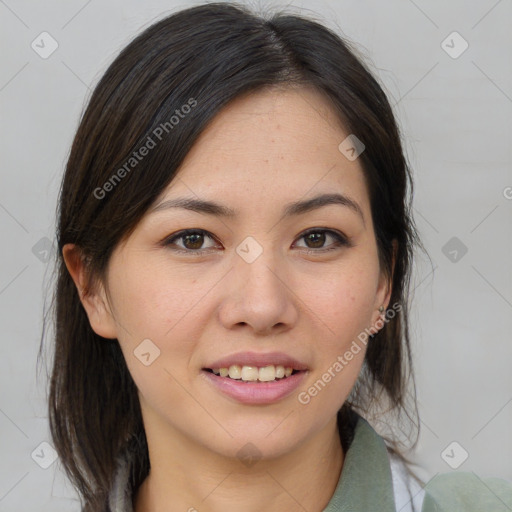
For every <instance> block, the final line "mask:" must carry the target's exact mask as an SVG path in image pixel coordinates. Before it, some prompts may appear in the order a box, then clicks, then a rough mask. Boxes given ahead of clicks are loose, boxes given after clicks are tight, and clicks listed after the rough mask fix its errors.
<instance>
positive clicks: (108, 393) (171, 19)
mask: <svg viewBox="0 0 512 512" xmlns="http://www.w3.org/2000/svg"><path fill="white" fill-rule="evenodd" d="M356 55H357V51H356V50H355V48H354V47H352V46H351V45H350V43H349V42H348V41H346V40H345V39H342V38H341V37H340V36H339V35H337V34H336V33H335V32H334V31H332V30H331V29H328V28H327V27H326V26H324V25H323V24H322V23H320V22H317V21H314V20H313V19H307V18H306V17H302V16H299V15H295V14H289V13H285V12H283V11H281V12H279V13H274V14H272V15H269V16H268V17H266V18H264V17H262V16H259V15H257V14H255V13H253V12H251V11H250V10H249V9H248V8H247V7H245V6H242V5H238V4H234V3H230V4H228V3H210V4H206V5H201V6H197V7H192V8H188V9H185V10H181V11H179V12H176V13H174V14H172V15H170V16H168V17H166V18H165V19H162V20H160V21H158V22H156V23H154V24H153V25H152V26H150V27H149V28H147V29H146V30H144V32H142V33H141V34H140V35H138V36H137V37H136V38H135V39H134V40H133V41H132V42H131V43H130V44H128V46H126V48H124V49H123V50H122V51H121V53H120V54H119V56H118V57H117V58H116V59H115V60H114V61H113V62H112V64H111V65H110V66H109V68H108V69H107V71H106V72H105V74H104V75H103V77H102V78H101V80H100V81H99V83H98V84H97V86H96V87H95V89H94V92H93V93H92V95H91V98H90V99H89V101H88V105H87V107H86V109H85V111H84V113H83V115H82V118H81V121H80V124H79V126H78V129H77V132H76V136H75V138H74V141H73V144H72V148H71V152H70V155H69V159H68V162H67V166H66V170H65V175H64V177H63V181H62V186H61V190H60V195H59V204H58V223H57V240H58V253H57V261H56V265H57V266H56V273H57V279H56V281H57V282H56V286H55V291H54V295H53V301H52V306H54V316H53V319H54V328H55V333H54V340H52V343H53V342H54V345H52V349H51V350H52V353H53V355H54V360H53V368H52V371H51V380H50V386H49V422H50V429H51V435H52V438H53V442H54V445H55V448H56V450H57V452H58V454H59V457H60V461H61V462H62V464H63V466H64V469H65V470H66V472H67V474H68V476H69V478H70V479H71V480H72V482H73V484H74V485H75V487H76V489H77V491H78V492H79V495H80V498H81V500H83V510H84V511H88V512H89V511H90V512H103V511H108V503H107V497H108V493H109V491H110V488H111V485H112V481H113V476H114V471H115V468H116V466H115V465H116V458H117V457H118V456H119V454H120V453H122V452H123V450H126V449H129V450H135V451H136V452H137V456H136V457H135V466H134V467H133V468H132V472H131V476H130V481H131V485H132V487H133V488H134V489H137V488H138V486H139V485H140V484H141V483H142V481H143V480H144V479H145V477H146V476H147V474H148V471H149V459H148V450H147V443H146V437H145V433H144V428H143V423H142V416H141V410H140V405H139V401H138V396H137V389H136V386H135V384H134V382H133V380H132V378H131V375H130V373H129V371H128V369H127V366H126V363H125V360H124V358H123V354H122V352H121V349H120V346H119V343H118V341H117V340H107V339H104V338H102V337H101V336H98V335H97V334H96V333H95V332H94V331H93V330H92V328H91V326H90V324H89V321H88V317H87V314H86V312H85V309H84V308H83V306H82V304H81V301H80V297H79V294H78V292H77V289H76V287H75V285H74V282H73V280H72V278H71V276H70V274H69V272H68V270H67V268H66V266H65V263H64V261H63V257H62V249H63V247H64V245H65V244H68V243H72V244H76V245H77V246H78V247H79V248H80V249H81V254H82V255H83V258H84V262H86V265H87V266H86V268H87V272H88V277H89V278H90V282H89V286H88V289H89V290H90V289H92V288H93V287H94V283H95V282H97V281H98V280H103V279H104V277H105V270H106V268H107V264H108V262H109V258H110V256H111V254H112V251H113V249H114V248H115V247H116V246H117V245H118V244H119V243H120V242H121V241H122V240H124V239H126V238H127V237H128V236H129V235H130V234H131V233H132V232H133V229H134V228H135V227H136V225H137V223H138V222H139V221H140V220H141V218H142V217H143V216H144V214H145V212H146V211H147V210H148V208H149V207H150V206H151V205H152V204H153V203H154V201H155V199H156V198H157V197H158V196H159V194H161V192H162V191H163V190H164V189H165V188H166V187H167V185H168V184H169V183H170V182H171V180H172V179H173V177H174V175H175V174H176V171H177V170H178V168H179V166H180V164H181V162H182V161H183V159H184V157H185V156H186V154H187V153H188V152H189V150H190V149H191V148H192V146H193V145H194V143H195V141H196V140H197V138H198V137H199V135H200V134H201V133H202V132H203V131H204V130H205V128H206V127H207V126H208V123H209V122H210V121H211V120H212V119H213V118H214V117H215V115H216V114H218V113H219V111H220V110H221V109H222V108H223V107H225V106H226V105H227V104H228V103H229V102H230V101H232V100H233V99H235V98H237V97H238V96H240V95H242V94H247V93H251V92H253V91H257V90H259V89H261V88H265V87H276V86H279V85H282V86H293V85H298V86H300V85H306V84H307V85H310V86H313V87H315V88H316V89H317V90H318V91H320V92H322V93H323V94H324V96H325V98H326V99H327V100H328V101H330V102H331V104H332V106H333V108H334V109H335V112H336V114H337V115H338V117H339V119H340V121H341V122H342V124H343V126H344V127H345V128H346V130H347V131H348V133H351V134H355V135H356V136H357V138H358V139H360V140H361V141H363V143H364V144H365V146H366V149H365V151H364V152H363V153H362V154H361V155H360V156H359V158H360V162H361V165H362V167H363V169H364V175H365V179H366V182H367V186H368V190H369V195H370V203H371V213H372V218H373V224H374V227H375V235H376V241H377V246H378V255H379V261H380V265H381V268H382V269H384V271H385V272H386V273H387V275H388V276H391V268H392V257H393V247H392V241H393V240H396V242H397V243H398V249H397V252H396V262H395V267H394V272H393V274H392V286H393V291H392V295H391V300H390V304H400V305H401V311H400V313H399V314H397V315H396V316H395V317H394V318H392V319H390V320H389V321H388V322H387V323H386V324H385V325H384V327H383V328H382V329H381V330H380V331H379V332H378V333H377V334H376V335H374V336H372V341H371V342H369V344H368V350H367V353H366V358H365V363H364V366H363V371H362V372H361V376H360V378H359V380H358V383H357V384H356V386H355V387H354V390H353V392H352V394H351V396H350V398H349V400H347V402H346V403H345V404H344V406H343V408H342V409H341V410H340V412H339V418H338V420H339V423H340V428H341V427H342V423H343V422H344V418H348V416H347V414H350V411H359V412H360V413H362V414H367V415H371V411H372V410H374V409H375V408H379V407H381V406H382V404H383V403H387V404H389V409H390V410H391V411H395V412H397V413H398V416H399V417H401V416H403V413H404V412H405V415H406V416H407V417H408V418H410V419H411V420H412V422H413V424H414V425H417V424H418V422H417V420H416V418H417V408H416V400H415V390H414V380H413V379H412V378H411V377H412V372H411V354H410V346H409V326H408V318H409V316H408V310H409V305H408V300H409V299H410V297H409V280H410V273H411V264H412V257H413V249H414V246H415V245H418V246H421V242H420V240H419V237H418V235H417V232H416V230H415V228H414V224H413V219H412V216H411V211H410V203H411V200H412V179H411V176H410V171H409V168H408V165H407V162H406V158H405V156H404V153H403V150H402V144H401V139H400V134H399V129H398V127H397V124H396V121H395V118H394V116H393V113H392V109H391V107H390V104H389V102H388V100H387V98H386V95H385V93H384V92H383V90H382V88H381V86H380V85H379V84H378V82H377V81H376V79H375V78H374V77H373V76H372V74H371V72H370V71H369V70H368V68H367V66H366V65H365V64H364V63H363V62H362V59H361V58H359V57H357V56H356ZM191 100H193V101H195V102H196V104H195V105H194V108H191V109H189V113H188V114H187V115H186V116H180V120H179V122H178V123H176V124H174V125H172V128H171V125H170V123H169V120H170V119H171V117H172V116H173V115H178V114H177V113H176V110H177V109H180V107H181V106H183V105H187V104H188V105H191V104H192V101H191ZM165 123H167V125H165ZM162 126H167V128H168V129H167V130H166V133H165V137H162V140H161V141H159V143H158V144H157V145H156V147H155V148H154V149H152V150H151V151H149V153H148V154H147V156H145V158H144V159H142V160H141V161H140V162H137V165H136V166H135V167H134V168H133V169H131V170H130V172H129V174H128V175H126V176H124V174H123V173H122V174H123V179H121V180H117V181H116V182H115V183H113V182H112V181H111V184H112V186H110V187H108V193H105V190H106V189H105V188H104V185H105V183H106V182H108V181H109V180H112V177H113V176H114V174H115V173H116V171H117V170H118V169H120V168H122V167H123V165H125V164H126V162H127V161H128V160H129V159H130V157H131V155H132V154H133V152H134V151H137V150H138V149H139V148H141V147H142V146H143V145H144V144H146V142H147V140H148V137H149V136H151V134H153V133H154V131H155V130H156V129H157V128H158V127H162ZM340 142H341V141H340ZM100 189H101V190H103V192H98V190H100ZM100 196H101V197H100ZM43 338H44V330H43ZM408 393H409V395H408ZM407 396H410V397H411V403H410V404H409V406H408V404H407ZM389 443H390V445H391V444H392V443H393V440H389Z"/></svg>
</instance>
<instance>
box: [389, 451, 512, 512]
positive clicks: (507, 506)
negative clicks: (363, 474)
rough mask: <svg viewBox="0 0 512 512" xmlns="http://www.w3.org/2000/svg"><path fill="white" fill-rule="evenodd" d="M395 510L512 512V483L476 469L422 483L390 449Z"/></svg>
mask: <svg viewBox="0 0 512 512" xmlns="http://www.w3.org/2000/svg"><path fill="white" fill-rule="evenodd" d="M388 455H389V462H390V468H391V476H392V480H393V492H394V497H395V506H396V510H397V511H400V512H437V511H439V510H449V511H450V512H482V511H483V510H485V511H486V512H510V510H512V483H511V482H508V481H506V480H503V479H500V478H481V477H479V476H478V475H476V473H469V472H453V473H443V474H437V475H436V476H434V477H433V478H432V479H431V480H430V481H429V482H428V483H427V484H425V485H421V484H420V483H419V482H418V481H417V480H416V479H415V478H414V477H413V476H412V475H411V473H410V471H409V470H408V468H407V466H406V464H404V462H403V461H402V460H401V459H400V458H399V457H397V456H396V455H394V454H392V453H391V452H389V453H388Z"/></svg>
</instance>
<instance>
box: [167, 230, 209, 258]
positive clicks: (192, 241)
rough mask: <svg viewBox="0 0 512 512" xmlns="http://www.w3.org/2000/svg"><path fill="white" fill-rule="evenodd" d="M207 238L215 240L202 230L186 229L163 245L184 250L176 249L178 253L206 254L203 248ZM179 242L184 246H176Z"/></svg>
mask: <svg viewBox="0 0 512 512" xmlns="http://www.w3.org/2000/svg"><path fill="white" fill-rule="evenodd" d="M206 238H209V239H210V240H213V237H212V236H211V235H210V234H208V232H207V231H204V230H202V229H186V230H184V231H180V232H178V233H176V234H175V235H172V236H170V237H169V238H167V239H166V240H164V242H163V245H164V246H172V245H176V246H177V247H182V248H183V249H184V250H180V249H174V250H176V251H177V252H186V253H194V252H197V253H202V252H204V248H203V247H202V245H203V244H204V242H205V239H206ZM177 240H181V241H182V244H181V245H179V244H176V243H175V242H176V241H177Z"/></svg>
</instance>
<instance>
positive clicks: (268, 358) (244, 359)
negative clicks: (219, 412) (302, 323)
mask: <svg viewBox="0 0 512 512" xmlns="http://www.w3.org/2000/svg"><path fill="white" fill-rule="evenodd" d="M234 364H237V365H240V366H258V367H259V368H262V367H264V366H270V365H274V366H277V365H282V366H284V367H285V368H292V369H294V370H307V369H308V367H307V366H306V365H305V364H304V363H301V362H300V361H298V360H297V359H295V358H293V357H291V356H289V355H288V354H285V353H284V352H266V353H259V352H237V353H236V354H231V355H230V356H226V357H223V358H221V359H218V360H217V361H214V362H212V363H209V364H208V365H207V366H205V367H204V368H205V369H210V370H213V369H217V368H229V367H230V366H231V365H234Z"/></svg>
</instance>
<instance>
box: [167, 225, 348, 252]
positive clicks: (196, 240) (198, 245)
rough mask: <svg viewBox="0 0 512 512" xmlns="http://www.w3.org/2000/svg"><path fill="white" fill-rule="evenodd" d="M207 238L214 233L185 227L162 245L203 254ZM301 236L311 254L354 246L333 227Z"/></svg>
mask: <svg viewBox="0 0 512 512" xmlns="http://www.w3.org/2000/svg"><path fill="white" fill-rule="evenodd" d="M327 237H331V238H333V239H334V242H333V243H332V244H331V246H330V247H327V248H324V247H323V245H324V243H325V241H326V238H327ZM206 238H209V239H210V240H215V238H214V237H213V236H212V235H210V234H209V233H208V232H207V231H205V230H203V229H185V230H183V231H179V232H178V233H176V234H174V235H171V236H170V237H167V238H166V239H165V240H163V241H162V245H163V246H165V247H170V248H171V249H172V250H173V251H175V252H178V253H184V254H193V255H201V254H203V253H205V252H206V251H205V250H204V248H202V245H203V243H204V240H205V239H206ZM301 238H304V240H305V241H306V242H307V243H308V244H312V246H310V245H308V246H306V247H307V248H309V249H310V250H306V251H305V252H307V253H309V254H314V253H319V252H327V251H332V250H335V249H338V248H340V247H343V246H346V247H351V246H352V244H351V243H350V242H349V240H348V239H347V238H346V237H345V236H344V235H342V234H341V233H338V232H337V231H333V230H332V229H322V228H312V229H309V230H308V231H306V232H305V233H303V234H302V235H301V236H300V237H299V240H300V239H301ZM176 241H182V245H179V244H177V243H176ZM173 245H174V246H178V247H182V248H183V249H176V248H174V247H171V246H173ZM299 247H300V246H299Z"/></svg>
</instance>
